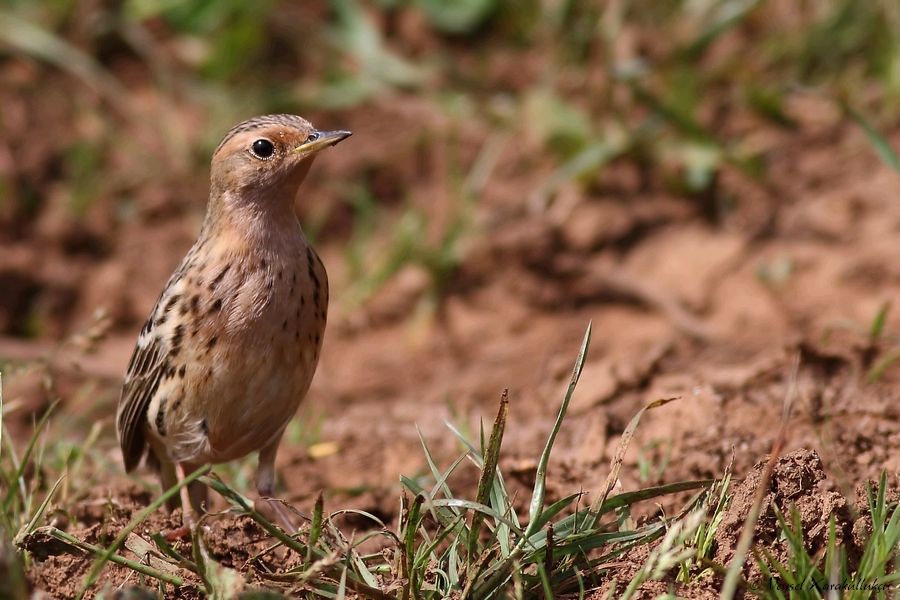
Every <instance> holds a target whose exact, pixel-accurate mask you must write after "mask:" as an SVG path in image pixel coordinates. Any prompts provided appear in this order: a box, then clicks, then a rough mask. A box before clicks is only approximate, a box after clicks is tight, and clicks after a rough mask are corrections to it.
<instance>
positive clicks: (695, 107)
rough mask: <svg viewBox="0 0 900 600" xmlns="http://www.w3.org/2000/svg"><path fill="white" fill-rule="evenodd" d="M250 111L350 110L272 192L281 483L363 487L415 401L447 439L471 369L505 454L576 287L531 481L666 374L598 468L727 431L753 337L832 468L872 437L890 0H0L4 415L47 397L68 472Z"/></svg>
mask: <svg viewBox="0 0 900 600" xmlns="http://www.w3.org/2000/svg"><path fill="white" fill-rule="evenodd" d="M271 112H290V113H298V114H301V115H303V116H305V117H307V118H309V119H310V120H312V121H313V122H314V123H315V124H316V125H317V126H319V127H322V128H342V129H350V130H352V131H353V132H354V136H353V138H352V139H350V140H349V141H347V142H345V143H343V144H341V146H340V147H339V148H336V149H335V150H333V151H329V152H327V153H325V154H323V155H322V156H321V157H319V159H318V160H317V163H316V165H315V166H314V168H313V170H312V172H311V174H310V176H309V179H308V180H307V183H306V184H305V185H304V186H303V188H302V190H301V193H300V194H299V196H298V198H297V212H298V215H299V216H300V218H301V222H302V223H303V226H304V228H305V230H306V231H307V233H308V235H309V236H310V237H311V238H312V239H313V240H314V242H315V244H316V247H317V248H318V249H319V251H320V254H321V255H322V256H323V259H324V261H325V264H326V266H327V268H328V271H329V273H330V279H331V282H332V305H331V307H330V318H329V329H328V333H327V336H326V342H325V354H324V356H323V359H322V364H321V366H320V369H319V373H318V374H317V376H316V380H315V382H314V387H313V390H312V391H311V394H310V399H309V402H308V403H307V404H306V406H305V407H304V408H303V409H302V418H300V419H298V421H297V422H296V423H295V424H294V426H292V429H291V433H290V435H289V442H290V444H289V446H290V447H289V448H288V449H287V450H286V451H285V453H284V454H283V456H282V458H281V459H280V463H279V465H280V469H281V477H282V480H283V481H284V482H285V486H286V488H287V490H288V494H287V495H288V497H291V498H294V499H296V500H298V501H300V502H301V503H302V502H304V501H305V500H304V499H308V498H309V497H311V496H312V495H314V494H315V493H317V492H318V490H319V489H322V488H325V489H327V490H330V492H329V493H330V494H331V495H332V496H334V497H335V498H338V497H343V498H347V497H350V498H357V499H356V500H352V502H356V503H357V505H360V504H362V505H363V506H368V507H374V508H372V510H376V509H378V510H381V511H382V514H385V513H387V514H389V513H390V511H392V510H394V509H395V508H396V507H395V501H394V496H393V495H392V494H393V493H394V492H392V491H390V490H392V489H393V488H392V486H394V485H395V482H396V481H397V479H396V478H397V474H398V473H400V472H409V471H415V470H416V469H419V468H421V466H422V464H421V463H422V459H421V455H420V453H419V451H418V450H416V448H417V446H418V439H417V434H416V430H415V427H414V423H417V424H419V426H420V427H421V428H422V430H423V432H424V435H426V436H427V437H438V438H440V439H443V440H444V441H445V442H446V444H445V446H447V447H449V446H452V444H453V442H452V440H451V439H446V438H447V437H448V436H447V435H446V433H444V429H443V425H442V424H441V421H442V420H443V419H450V420H454V419H455V420H457V421H459V422H469V423H472V422H477V421H474V420H473V419H474V418H475V417H478V416H480V415H483V414H488V415H489V414H491V413H493V411H494V410H495V406H496V400H497V398H498V397H499V394H500V391H501V390H502V389H503V388H504V387H509V388H510V391H511V398H512V410H511V417H510V423H511V424H510V426H509V428H508V429H509V432H510V433H509V434H508V438H509V439H508V442H507V443H508V444H509V452H510V454H509V456H510V457H511V458H510V460H513V459H515V458H516V457H517V456H536V455H537V452H535V450H536V449H538V448H539V447H540V445H541V443H542V442H541V440H543V439H544V436H545V435H546V431H547V428H548V424H549V423H548V419H550V418H551V417H552V415H553V413H554V411H555V409H556V406H557V404H558V402H559V400H560V398H561V390H562V389H563V387H564V385H565V381H566V378H567V374H568V370H569V369H570V368H571V364H572V360H573V359H574V356H575V353H576V351H577V348H578V342H579V340H580V338H581V335H582V333H583V331H584V328H585V326H586V324H587V322H588V321H589V320H593V322H594V335H595V339H594V345H593V347H592V350H591V354H590V357H589V363H588V366H587V368H586V370H585V380H584V382H583V383H582V386H581V388H580V389H579V392H578V395H577V397H576V399H575V403H576V405H577V406H575V414H576V415H577V418H576V419H575V421H574V422H573V423H572V424H571V425H569V426H570V427H571V429H570V430H568V431H567V432H565V438H566V440H565V442H564V443H563V446H564V450H562V451H561V452H562V454H561V455H560V458H559V460H561V461H563V464H565V465H567V467H566V469H568V470H564V471H562V473H563V476H562V477H563V480H564V481H569V482H570V483H571V482H579V483H578V485H584V487H585V488H590V486H591V481H594V480H596V481H602V479H603V477H605V474H606V472H605V464H606V461H607V460H608V458H609V456H610V455H611V454H612V448H614V446H615V440H614V439H613V438H614V437H615V436H616V435H617V434H618V433H621V431H622V430H623V428H624V426H625V424H627V422H628V419H629V418H630V416H631V415H632V414H633V413H634V411H635V410H636V409H637V407H639V406H640V405H641V404H642V403H644V402H645V401H647V400H648V399H652V398H654V397H661V396H663V395H666V396H669V395H681V394H683V395H685V397H686V398H688V399H689V401H685V402H682V403H675V404H673V405H672V406H671V407H667V408H666V409H665V411H668V412H666V413H665V415H663V416H661V417H660V418H659V420H658V421H654V420H653V419H652V418H649V417H648V420H647V425H646V427H645V426H644V425H642V429H641V433H640V435H641V436H643V437H641V438H639V439H640V442H639V443H636V447H637V448H639V451H636V452H635V453H634V455H633V456H632V455H629V459H628V460H629V464H631V465H633V466H635V467H636V469H635V470H634V471H632V473H633V474H632V475H628V476H624V477H625V478H626V479H627V478H628V477H631V478H632V479H641V480H642V481H655V480H657V479H660V478H662V477H663V474H665V477H666V478H669V479H671V478H673V477H675V478H677V477H694V476H703V477H707V476H712V475H716V474H719V473H720V472H721V468H722V465H723V464H724V462H726V461H727V459H728V457H729V456H730V454H731V452H732V451H733V450H734V449H735V448H736V449H737V465H738V468H740V467H742V466H743V467H746V466H748V465H750V464H752V463H753V462H754V461H755V460H756V459H757V458H759V457H760V456H761V455H763V454H764V453H765V452H766V451H767V450H768V445H769V444H770V443H771V439H770V433H771V431H772V430H773V428H776V427H777V424H778V423H779V422H780V421H779V420H780V399H781V398H782V396H783V384H784V373H783V372H784V365H785V364H787V363H786V360H787V359H786V358H785V356H786V350H785V348H791V349H794V350H796V349H797V348H800V349H802V350H803V352H805V354H804V356H805V357H806V358H807V359H808V361H807V362H805V363H804V364H805V365H808V368H807V369H805V370H804V371H803V372H802V376H801V384H803V385H805V386H806V387H804V388H803V389H804V394H805V395H804V396H803V398H804V402H806V404H804V407H805V408H804V411H806V412H804V413H803V415H802V416H801V417H798V419H799V420H798V422H797V423H796V424H795V425H796V427H794V429H793V430H792V438H791V441H790V443H791V444H792V445H795V446H799V445H803V444H819V443H820V442H821V440H822V435H821V430H820V429H819V427H818V426H819V425H820V424H821V423H822V420H823V419H826V420H827V419H828V418H830V417H828V415H834V414H838V413H840V414H842V415H844V418H843V419H842V420H841V421H840V423H839V424H835V428H836V429H835V430H834V431H831V432H830V433H829V434H828V435H827V436H826V437H827V439H828V441H829V444H831V446H829V447H830V448H832V449H833V452H831V453H830V454H828V453H827V452H826V453H825V454H828V456H832V457H833V458H834V461H836V462H834V464H836V465H838V466H840V468H841V469H842V470H843V471H842V472H849V473H850V474H851V476H852V475H868V474H869V473H870V472H871V471H872V470H875V469H877V468H881V467H883V466H885V465H887V466H888V467H891V466H893V467H898V468H900V464H895V463H896V460H897V457H892V456H891V452H890V451H889V447H890V444H887V445H884V444H879V443H875V442H873V441H872V440H873V439H876V438H877V439H879V440H882V441H883V440H894V439H895V438H896V440H898V441H900V427H898V425H897V424H896V423H895V422H893V421H891V422H887V421H884V420H877V421H876V423H875V424H873V422H872V421H871V420H868V421H865V420H861V419H863V417H860V418H859V419H856V420H854V418H849V417H847V415H862V414H868V415H871V414H872V411H876V410H877V406H880V404H878V403H879V402H888V401H889V400H890V399H891V398H893V395H895V394H894V392H892V391H891V390H892V389H893V388H892V387H891V386H890V385H888V384H889V383H890V382H891V380H892V378H895V377H896V375H894V374H893V370H892V368H891V366H892V363H893V360H894V358H895V357H896V356H897V355H898V353H897V351H896V348H897V346H896V336H895V333H896V332H898V331H900V319H897V318H896V317H895V315H894V314H893V313H892V312H891V311H890V304H889V302H888V301H889V300H890V299H891V298H893V297H894V296H895V295H896V293H897V291H898V288H900V267H898V265H900V263H898V262H897V256H900V239H898V235H897V232H898V229H900V204H898V202H897V192H898V185H897V184H898V179H897V173H896V172H895V171H896V170H897V169H900V161H898V160H897V157H896V154H895V153H894V151H892V150H891V147H892V145H893V147H895V148H896V147H900V122H898V118H900V4H898V3H897V2H896V1H895V0H870V1H867V2H857V1H854V0H818V1H799V0H768V1H762V0H760V1H753V0H666V1H657V0H631V1H629V0H608V1H590V0H555V1H554V0H456V1H452V2H444V1H441V0H381V1H372V2H363V1H355V0H332V1H325V0H321V1H320V0H311V1H303V2H300V1H295V2H290V1H278V0H261V1H257V2H243V1H239V0H218V1H213V0H206V1H195V2H176V1H170V0H159V1H150V0H125V1H122V2H111V1H103V0H47V1H43V2H32V1H25V0H6V1H5V2H4V3H3V4H2V7H0V368H2V369H3V377H4V383H5V388H6V394H5V406H4V413H5V419H6V420H5V424H6V426H7V427H9V428H10V429H11V430H12V432H13V434H14V436H15V435H16V432H19V433H21V434H23V435H25V436H26V437H27V434H28V432H29V431H30V427H31V424H32V420H33V418H34V417H35V416H36V415H39V414H41V413H42V411H44V410H45V409H46V408H47V407H48V406H49V405H50V404H51V403H52V402H53V401H55V400H57V399H61V400H62V402H61V405H60V407H59V408H58V409H57V410H58V411H59V413H61V414H63V415H65V417H66V418H65V419H62V421H63V424H64V426H65V427H68V428H70V429H69V430H70V433H69V435H70V436H71V439H72V440H75V441H73V442H72V443H73V444H76V443H81V442H80V440H83V439H84V437H85V435H87V434H86V432H93V433H92V434H91V436H92V437H90V438H89V439H90V440H91V444H95V445H96V448H97V449H98V456H99V457H100V458H98V460H99V462H100V464H105V465H106V466H107V467H108V471H107V472H106V473H105V474H104V472H103V471H102V470H100V471H97V472H96V473H97V474H96V475H92V477H95V478H96V481H97V485H98V486H99V487H97V488H96V489H102V486H104V485H112V484H110V483H109V482H110V481H112V479H110V477H112V478H113V479H114V478H115V477H119V478H122V477H123V475H122V474H121V472H120V470H119V467H118V460H119V457H118V455H117V449H116V447H115V442H114V440H113V437H114V436H113V422H112V417H111V414H112V406H113V405H114V403H115V401H116V398H117V395H118V389H119V388H118V386H119V384H120V378H121V375H122V373H123V372H124V369H125V365H126V364H127V361H128V357H129V355H130V352H131V350H132V348H133V344H134V340H135V338H136V336H137V333H138V330H139V329H140V325H141V323H142V321H143V319H144V317H145V315H146V314H147V313H148V311H149V310H150V308H151V307H152V306H153V304H154V302H155V300H156V297H157V295H158V293H159V291H160V290H161V289H162V287H163V285H164V282H165V281H166V279H167V278H168V276H169V274H170V273H171V272H172V270H173V269H174V267H175V266H176V265H177V263H178V262H179V260H180V259H181V257H182V256H183V254H184V252H185V251H186V250H187V248H188V247H189V246H190V245H191V243H192V242H193V240H194V238H195V236H196V234H197V232H198V230H199V225H200V222H201V220H202V217H203V212H204V208H205V202H206V196H207V191H208V190H207V184H208V177H209V172H208V164H209V158H210V154H211V152H212V150H213V149H214V148H215V146H216V145H217V143H218V141H219V139H220V138H221V136H222V135H223V134H224V132H225V131H227V130H228V128H230V127H231V126H232V125H233V124H235V123H236V122H238V121H240V120H243V119H245V118H248V117H250V116H253V115H257V114H263V113H271ZM862 376H864V381H865V382H867V383H866V384H865V385H863V384H862V383H860V381H861V379H860V377H862ZM866 386H868V387H866ZM879 386H881V387H879ZM851 389H852V390H853V395H852V399H848V398H851V395H850V392H849V391H848V390H851ZM830 403H837V404H839V407H838V408H837V409H835V411H837V412H834V411H832V412H829V411H831V408H829V407H832V404H830ZM823 407H824V408H823ZM660 412H661V413H662V412H663V411H660ZM823 415H825V416H823ZM867 418H868V417H867ZM66 439H69V438H66ZM435 444H436V447H437V448H438V449H439V448H440V447H441V442H435ZM64 454H65V452H64V451H62V450H60V455H64ZM672 457H677V459H678V460H677V461H675V463H676V464H673V462H672V461H671V460H670V459H671V458H672ZM890 461H895V462H894V463H892V462H890ZM829 464H831V463H829ZM598 465H604V466H603V467H599V468H598ZM532 467H533V465H531V464H530V463H528V462H527V461H525V462H524V463H522V464H519V465H518V466H517V467H516V468H519V470H520V472H521V473H523V474H524V475H523V476H524V477H526V478H527V476H528V473H533V470H531V469H532ZM558 473H560V471H557V474H558ZM233 476H234V477H241V475H240V472H236V473H235V474H233ZM567 477H568V478H569V479H566V478H567ZM572 485H575V487H576V488H577V487H578V485H576V484H574V483H572ZM566 489H567V488H566ZM342 494H343V496H342ZM360 496H365V498H366V500H359V499H358V498H359V497H360ZM346 501H348V502H350V500H346ZM366 503H368V504H366ZM379 507H380V508H379Z"/></svg>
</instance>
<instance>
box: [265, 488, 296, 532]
mask: <svg viewBox="0 0 900 600" xmlns="http://www.w3.org/2000/svg"><path fill="white" fill-rule="evenodd" d="M253 507H254V508H255V509H256V511H257V512H258V513H259V514H261V515H262V516H264V517H265V518H267V519H268V520H270V521H272V522H273V523H275V524H276V525H278V526H279V527H281V528H282V529H283V530H284V531H285V532H287V533H288V534H294V533H297V530H298V529H299V528H300V527H299V522H298V518H297V515H295V514H294V513H293V512H291V510H290V509H289V508H288V507H287V506H286V505H285V503H284V501H283V500H279V499H278V498H269V497H266V496H263V497H260V498H258V499H257V500H256V502H254V503H253Z"/></svg>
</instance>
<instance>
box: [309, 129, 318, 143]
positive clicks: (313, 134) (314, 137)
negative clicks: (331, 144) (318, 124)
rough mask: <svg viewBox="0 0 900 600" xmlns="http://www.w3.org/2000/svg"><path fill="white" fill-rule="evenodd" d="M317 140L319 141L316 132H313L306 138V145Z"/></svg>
mask: <svg viewBox="0 0 900 600" xmlns="http://www.w3.org/2000/svg"><path fill="white" fill-rule="evenodd" d="M317 139H319V133H318V132H317V131H313V132H312V133H311V134H309V137H308V138H306V143H307V144H308V143H310V142H314V141H316V140H317Z"/></svg>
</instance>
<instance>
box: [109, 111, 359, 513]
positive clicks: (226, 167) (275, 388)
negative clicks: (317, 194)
mask: <svg viewBox="0 0 900 600" xmlns="http://www.w3.org/2000/svg"><path fill="white" fill-rule="evenodd" d="M350 135H351V132H349V131H344V130H335V131H319V130H317V129H316V128H315V127H313V125H312V124H311V123H310V122H309V121H307V120H306V119H304V118H302V117H299V116H296V115H290V114H275V115H265V116H258V117H254V118H251V119H249V120H246V121H243V122H241V123H239V124H237V125H235V126H234V127H233V128H232V129H231V130H230V131H228V132H227V133H226V134H225V136H224V137H223V138H222V141H221V142H220V143H219V145H218V147H217V148H216V149H215V151H214V152H213V155H212V161H211V170H210V188H209V199H208V202H207V207H206V215H205V218H204V220H203V223H202V226H201V228H200V233H199V236H198V237H197V240H196V241H195V242H194V244H193V246H192V247H191V248H190V250H189V251H188V252H187V254H186V255H185V256H184V258H183V259H182V261H181V263H180V264H179V266H178V267H177V269H176V270H175V272H174V273H173V274H172V276H171V277H170V278H169V280H168V282H167V283H166V285H165V287H164V289H163V291H162V293H161V294H160V296H159V298H158V300H157V301H156V305H155V306H154V308H153V310H152V311H151V313H150V315H149V317H148V318H147V320H146V321H145V323H144V325H143V328H142V329H141V331H140V334H139V336H138V338H137V343H136V345H135V349H134V352H133V354H132V357H131V360H130V362H129V364H128V368H127V371H126V374H125V377H124V382H123V385H122V392H121V396H120V398H119V402H118V407H117V412H116V432H117V436H118V440H119V445H120V447H121V451H122V458H123V462H124V466H125V471H126V472H129V473H130V472H132V471H134V470H135V469H136V468H138V467H139V465H140V463H141V460H142V459H143V458H144V457H146V464H147V465H148V466H150V467H151V468H153V469H155V470H156V471H157V473H158V476H159V480H160V484H161V486H162V489H163V490H166V489H169V488H171V487H172V486H174V485H175V484H176V483H177V482H178V480H179V478H181V479H184V478H185V477H187V475H188V474H190V473H192V472H194V471H195V470H196V469H199V468H201V467H203V466H204V465H210V464H220V463H225V462H230V461H233V460H237V459H239V458H242V457H244V456H247V455H249V454H252V453H254V452H259V462H258V466H257V471H256V481H255V484H256V491H257V493H258V495H259V500H258V501H259V502H262V503H266V502H268V503H269V504H268V505H267V510H269V513H270V514H271V513H274V517H275V518H277V519H278V520H279V521H280V524H282V526H283V527H288V526H290V525H291V523H292V521H291V519H290V517H289V514H288V513H287V509H286V508H285V507H284V505H283V504H282V503H280V502H277V501H275V500H274V498H273V496H274V489H275V457H276V454H277V452H278V447H279V445H280V442H281V438H282V436H283V434H284V431H285V428H286V426H287V424H288V422H289V421H290V420H291V418H292V417H293V415H294V413H295V412H296V410H297V408H298V406H299V404H300V402H301V401H302V400H303V398H304V396H305V395H306V393H307V391H308V389H309V386H310V383H311V381H312V378H313V374H314V373H315V371H316V367H317V365H318V361H319V355H320V353H321V349H322V341H323V337H324V334H325V324H326V320H327V314H328V297H329V289H328V275H327V273H326V271H325V266H324V264H323V263H322V261H321V259H320V258H319V256H318V255H317V254H316V252H315V250H313V248H312V246H311V245H310V242H309V240H308V239H307V237H306V236H305V234H304V232H303V230H302V228H301V226H300V223H299V221H298V219H297V216H296V213H295V211H294V202H295V199H296V197H297V196H298V190H299V188H300V186H301V184H302V183H303V181H304V179H305V178H306V175H307V173H308V172H309V170H310V166H311V165H312V162H313V160H314V158H315V157H316V156H317V155H318V154H319V152H321V151H322V150H324V149H325V148H329V147H331V146H334V145H335V144H337V143H338V142H340V141H342V140H344V139H346V138H347V137H349V136H350ZM167 504H168V507H169V509H172V510H174V509H176V508H178V507H179V506H181V508H182V510H183V515H184V516H185V524H186V525H189V524H192V523H194V522H196V521H195V517H194V516H193V515H192V514H191V512H193V514H194V515H200V514H202V513H203V511H204V510H205V509H206V508H207V507H208V488H207V487H206V486H205V485H204V484H203V483H202V482H199V481H192V482H191V483H190V484H188V485H187V486H186V487H184V488H182V491H181V494H180V495H178V496H173V498H172V499H170V501H169V502H168V503H167ZM188 505H189V506H188ZM189 507H190V511H189Z"/></svg>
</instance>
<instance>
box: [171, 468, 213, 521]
mask: <svg viewBox="0 0 900 600" xmlns="http://www.w3.org/2000/svg"><path fill="white" fill-rule="evenodd" d="M178 466H179V468H180V469H181V478H182V479H185V478H187V476H188V475H190V474H191V473H193V472H194V471H196V470H197V469H199V468H200V467H201V466H203V465H202V464H195V463H181V464H179V465H178ZM181 505H182V507H183V508H184V514H187V513H188V511H189V510H190V511H191V512H193V513H195V514H197V515H202V514H203V513H205V512H206V511H207V510H208V509H209V488H207V487H206V485H204V484H203V483H202V482H200V481H192V482H190V483H189V484H187V485H186V486H184V487H183V488H181Z"/></svg>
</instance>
